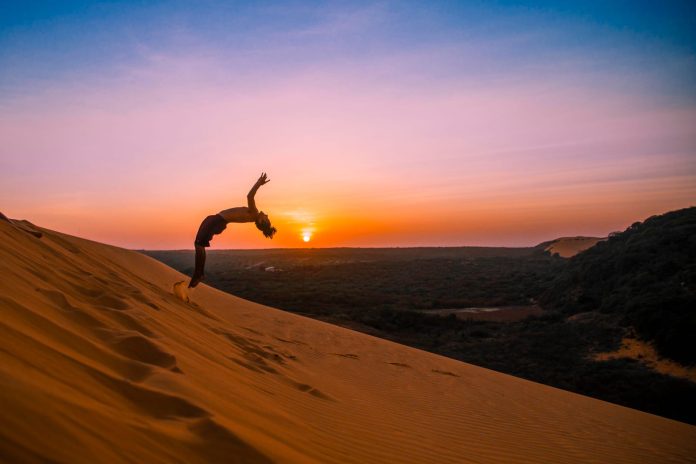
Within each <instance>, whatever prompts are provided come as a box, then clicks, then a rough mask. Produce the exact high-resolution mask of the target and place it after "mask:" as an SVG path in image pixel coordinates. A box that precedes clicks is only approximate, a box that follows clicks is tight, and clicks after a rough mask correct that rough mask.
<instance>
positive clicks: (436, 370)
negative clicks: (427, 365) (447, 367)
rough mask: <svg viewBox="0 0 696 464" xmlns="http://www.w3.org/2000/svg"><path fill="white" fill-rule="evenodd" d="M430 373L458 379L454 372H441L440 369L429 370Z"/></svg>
mask: <svg viewBox="0 0 696 464" xmlns="http://www.w3.org/2000/svg"><path fill="white" fill-rule="evenodd" d="M431 371H432V372H434V373H436V374H440V375H449V376H450V377H459V376H458V375H457V374H455V373H454V372H450V371H441V370H440V369H431Z"/></svg>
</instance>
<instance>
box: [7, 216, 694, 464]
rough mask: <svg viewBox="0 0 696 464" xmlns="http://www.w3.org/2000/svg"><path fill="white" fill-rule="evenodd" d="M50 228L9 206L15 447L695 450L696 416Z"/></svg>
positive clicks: (593, 458)
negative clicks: (506, 371)
mask: <svg viewBox="0 0 696 464" xmlns="http://www.w3.org/2000/svg"><path fill="white" fill-rule="evenodd" d="M24 225H26V226H27V227H31V224H28V223H24ZM37 229H38V230H39V231H41V232H42V233H43V236H42V237H41V238H38V237H36V236H34V235H31V234H30V233H27V231H26V230H20V229H19V228H17V227H15V226H13V225H11V224H10V223H8V222H4V221H0V271H1V273H2V274H1V275H2V279H0V308H1V311H2V319H1V320H0V410H2V418H1V419H0V421H1V422H0V461H2V462H48V461H51V462H70V463H80V462H84V463H95V462H124V461H126V462H137V463H148V462H186V463H214V462H252V463H254V462H258V463H269V462H283V463H344V462H348V463H350V462H353V463H380V462H383V463H401V462H405V463H448V462H451V463H455V462H456V463H467V462H471V463H474V462H475V463H482V462H484V463H485V462H489V463H500V462H515V463H519V462H540V463H542V462H543V463H549V462H553V463H570V462H603V463H622V462H625V463H636V462H645V463H647V462H654V463H667V462H686V461H689V460H693V458H694V456H696V427H693V426H689V425H686V424H683V423H680V422H676V421H672V420H668V419H664V418H660V417H657V416H653V415H650V414H645V413H642V412H638V411H635V410H631V409H627V408H624V407H620V406H616V405H612V404H609V403H605V402H602V401H598V400H594V399H590V398H587V397H583V396H579V395H576V394H572V393H568V392H565V391H561V390H557V389H554V388H551V387H547V386H544V385H539V384H535V383H532V382H529V381H525V380H521V379H518V378H515V377H511V376H507V375H503V374H499V373H496V372H493V371H489V370H486V369H482V368H479V367H476V366H472V365H469V364H465V363H462V362H458V361H454V360H451V359H448V358H444V357H441V356H437V355H434V354H430V353H426V352H423V351H419V350H416V349H413V348H408V347H405V346H402V345H398V344H395V343H391V342H388V341H385V340H381V339H378V338H374V337H371V336H369V335H364V334H360V333H357V332H352V331H350V330H347V329H343V328H340V327H336V326H333V325H329V324H325V323H322V322H319V321H315V320H312V319H307V318H303V317H300V316H297V315H294V314H290V313H286V312H282V311H279V310H276V309H273V308H269V307H265V306H261V305H258V304H255V303H251V302H249V301H245V300H242V299H240V298H236V297H234V296H231V295H228V294H225V293H223V292H220V291H217V290H215V289H212V288H210V287H207V286H205V285H201V286H200V288H198V289H196V290H195V291H194V292H192V294H191V296H192V298H193V301H194V302H193V303H184V302H183V301H181V300H180V299H177V298H176V297H175V296H174V295H173V294H172V291H171V289H172V284H173V283H174V282H176V281H178V280H182V279H183V278H184V277H183V276H182V275H181V274H179V273H178V272H176V271H174V270H173V269H171V268H169V267H167V266H165V265H164V264H162V263H160V262H158V261H155V260H154V259H152V258H149V257H147V256H144V255H142V254H139V253H137V252H133V251H127V250H123V249H119V248H116V247H112V246H108V245H103V244H99V243H96V242H91V241H88V240H84V239H79V238H75V237H70V236H67V235H64V234H60V233H57V232H53V231H50V230H46V229H40V228H37ZM594 240H599V239H594ZM511 355H512V353H511Z"/></svg>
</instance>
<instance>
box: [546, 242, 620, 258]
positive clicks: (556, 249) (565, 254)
mask: <svg viewBox="0 0 696 464" xmlns="http://www.w3.org/2000/svg"><path fill="white" fill-rule="evenodd" d="M603 240H606V237H604V238H602V237H561V238H557V239H556V240H551V241H550V242H544V243H542V244H540V245H538V247H540V248H543V249H544V251H548V252H549V253H551V254H552V255H558V256H560V257H561V258H572V257H573V256H575V255H577V254H578V253H580V252H582V251H585V250H587V249H588V248H591V247H593V246H595V245H596V244H597V242H601V241H603Z"/></svg>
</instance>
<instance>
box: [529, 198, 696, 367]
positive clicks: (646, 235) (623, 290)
mask: <svg viewBox="0 0 696 464" xmlns="http://www.w3.org/2000/svg"><path fill="white" fill-rule="evenodd" d="M541 300H542V303H543V304H544V307H546V308H555V309H559V310H561V311H563V312H565V313H568V314H575V313H580V312H587V311H598V312H601V313H613V314H617V315H619V316H620V317H621V319H620V320H621V323H622V324H623V325H625V326H627V327H629V326H630V327H633V328H635V330H636V332H637V335H638V336H639V337H640V338H642V339H643V340H646V341H650V342H653V343H654V344H655V347H656V348H657V350H658V352H659V353H660V354H661V355H663V356H666V357H669V358H672V359H674V360H677V361H680V362H682V363H686V364H694V363H696V350H694V346H693V335H694V333H696V207H691V208H686V209H682V210H678V211H673V212H670V213H667V214H663V215H660V216H653V217H651V218H649V219H647V220H645V221H644V222H636V223H635V224H633V225H631V226H630V227H629V228H628V229H626V230H625V231H624V232H619V233H614V234H611V235H610V237H609V238H608V240H606V241H600V242H598V243H597V244H596V245H595V246H593V247H592V248H589V249H588V250H586V251H585V252H584V253H580V254H578V255H577V256H575V257H573V258H572V259H570V260H569V262H568V266H566V268H565V269H564V270H563V271H562V272H561V273H560V275H559V276H558V278H557V279H556V280H555V282H554V283H553V284H552V286H551V288H550V289H549V290H548V291H547V292H546V293H545V294H544V295H543V297H542V299H541Z"/></svg>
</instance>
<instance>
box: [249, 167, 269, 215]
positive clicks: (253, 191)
mask: <svg viewBox="0 0 696 464" xmlns="http://www.w3.org/2000/svg"><path fill="white" fill-rule="evenodd" d="M270 181H271V179H269V178H268V177H267V176H266V173H265V172H264V173H262V174H261V177H259V180H257V181H256V183H255V184H254V186H253V187H251V190H249V193H248V194H247V204H248V206H249V209H250V210H251V211H257V209H256V202H255V201H254V196H255V195H256V191H257V190H258V189H259V187H261V186H262V185H264V184H267V183H268V182H270Z"/></svg>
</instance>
